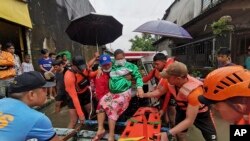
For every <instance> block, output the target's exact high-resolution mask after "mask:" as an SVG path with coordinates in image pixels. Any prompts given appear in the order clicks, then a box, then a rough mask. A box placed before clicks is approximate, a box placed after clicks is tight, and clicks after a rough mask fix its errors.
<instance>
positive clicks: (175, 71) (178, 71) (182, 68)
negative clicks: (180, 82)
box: [160, 61, 188, 77]
mask: <svg viewBox="0 0 250 141" xmlns="http://www.w3.org/2000/svg"><path fill="white" fill-rule="evenodd" d="M160 74H161V76H162V77H167V76H178V77H182V76H186V75H188V69H187V66H186V65H185V64H183V63H181V62H178V61H175V62H173V63H172V64H169V66H168V67H167V70H166V71H163V72H161V73H160Z"/></svg>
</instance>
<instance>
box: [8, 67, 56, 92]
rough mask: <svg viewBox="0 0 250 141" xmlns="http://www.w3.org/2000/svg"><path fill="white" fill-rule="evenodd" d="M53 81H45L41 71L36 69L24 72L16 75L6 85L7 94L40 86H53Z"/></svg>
mask: <svg viewBox="0 0 250 141" xmlns="http://www.w3.org/2000/svg"><path fill="white" fill-rule="evenodd" d="M53 86H55V83H54V82H46V81H45V79H44V77H43V76H42V74H41V73H39V72H37V71H30V72H24V73H23V74H21V75H18V76H17V77H15V78H14V80H13V81H12V82H11V83H10V85H9V86H8V94H11V93H20V92H26V91H30V90H34V89H37V88H41V87H53Z"/></svg>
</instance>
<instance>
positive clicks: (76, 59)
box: [72, 56, 87, 70]
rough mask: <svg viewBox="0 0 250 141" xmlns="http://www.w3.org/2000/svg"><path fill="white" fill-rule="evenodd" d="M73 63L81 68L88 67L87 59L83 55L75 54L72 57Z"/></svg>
mask: <svg viewBox="0 0 250 141" xmlns="http://www.w3.org/2000/svg"><path fill="white" fill-rule="evenodd" d="M72 64H73V65H75V66H77V67H78V68H79V69H80V70H83V69H86V68H87V66H86V61H85V59H84V58H83V56H75V57H73V58H72Z"/></svg>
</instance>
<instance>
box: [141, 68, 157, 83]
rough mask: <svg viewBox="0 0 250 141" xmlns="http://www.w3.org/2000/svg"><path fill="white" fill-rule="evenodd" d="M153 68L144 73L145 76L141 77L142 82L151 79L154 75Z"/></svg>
mask: <svg viewBox="0 0 250 141" xmlns="http://www.w3.org/2000/svg"><path fill="white" fill-rule="evenodd" d="M155 70H156V69H155V68H154V69H152V70H151V71H150V72H149V73H148V75H146V76H144V77H143V79H142V81H143V83H146V82H148V81H149V80H151V79H152V78H153V77H154V75H155Z"/></svg>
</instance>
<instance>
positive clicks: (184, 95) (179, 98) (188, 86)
mask: <svg viewBox="0 0 250 141" xmlns="http://www.w3.org/2000/svg"><path fill="white" fill-rule="evenodd" d="M187 78H188V82H187V83H185V84H184V85H183V86H182V87H181V88H180V89H179V91H178V93H177V89H176V87H175V86H173V85H170V84H168V86H169V87H168V88H169V91H170V93H171V94H172V95H173V96H174V97H175V100H176V103H177V105H178V106H179V107H180V108H181V109H182V110H186V109H187V106H188V95H189V94H190V93H191V92H192V91H193V90H195V89H196V88H198V87H200V86H202V85H203V83H202V82H201V81H199V80H197V79H195V78H194V77H192V76H189V75H188V76H187ZM207 110H208V107H207V106H205V105H204V104H200V108H199V113H200V112H206V111H207Z"/></svg>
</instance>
